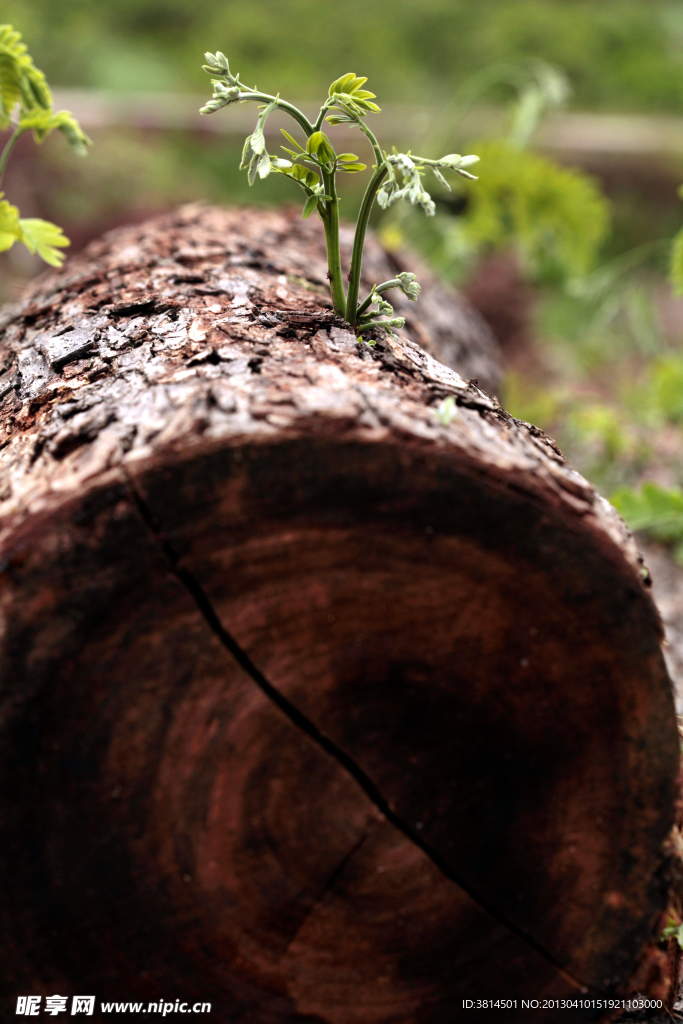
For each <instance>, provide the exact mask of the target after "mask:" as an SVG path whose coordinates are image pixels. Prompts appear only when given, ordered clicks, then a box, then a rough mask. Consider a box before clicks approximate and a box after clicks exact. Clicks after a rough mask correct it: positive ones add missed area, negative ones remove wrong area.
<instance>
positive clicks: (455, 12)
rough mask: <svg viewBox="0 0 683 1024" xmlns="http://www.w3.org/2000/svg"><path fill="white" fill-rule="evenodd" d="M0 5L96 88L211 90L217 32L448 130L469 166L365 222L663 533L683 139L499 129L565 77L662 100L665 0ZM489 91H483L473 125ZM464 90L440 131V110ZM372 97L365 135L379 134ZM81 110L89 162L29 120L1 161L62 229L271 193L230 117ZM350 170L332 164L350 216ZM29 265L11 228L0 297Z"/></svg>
mask: <svg viewBox="0 0 683 1024" xmlns="http://www.w3.org/2000/svg"><path fill="white" fill-rule="evenodd" d="M2 18H3V20H6V21H10V22H12V23H13V24H14V25H15V26H16V27H17V28H19V29H20V30H21V32H22V33H23V35H24V38H25V40H26V42H27V43H28V44H29V46H30V49H31V52H32V54H33V56H34V59H35V61H36V63H37V64H38V66H39V67H41V68H42V69H43V70H44V71H45V72H46V73H47V75H48V78H49V79H50V81H51V83H52V85H53V86H54V87H56V88H59V87H61V88H68V89H85V90H108V91H110V92H111V91H113V92H114V93H116V94H118V95H119V96H120V97H122V101H121V102H122V103H123V105H124V108H125V103H126V97H132V96H133V94H137V93H141V92H145V93H146V92H151V93H153V94H155V95H156V94H158V95H159V104H161V102H162V101H161V97H162V94H164V103H168V102H169V97H168V94H169V93H173V94H178V101H177V102H178V103H179V102H180V100H181V99H182V96H183V94H188V95H192V96H194V95H195V94H197V95H198V94H200V93H201V94H203V95H204V96H205V97H208V95H209V89H208V79H207V77H206V76H205V75H204V74H203V72H202V71H201V70H200V65H201V63H202V55H203V53H204V51H205V50H207V49H211V50H215V49H222V50H223V51H225V52H226V53H227V54H228V55H229V57H230V61H231V66H232V67H234V69H236V70H239V71H240V74H241V76H242V78H243V79H244V80H245V81H247V82H248V83H249V84H254V83H258V85H259V86H260V87H261V88H263V89H266V90H268V91H271V90H272V91H277V90H279V91H280V92H282V93H283V94H284V95H286V96H288V97H290V98H292V99H294V100H295V101H300V102H302V103H306V102H308V101H311V100H315V99H316V98H318V97H321V96H322V95H324V94H325V93H326V90H327V86H328V84H329V81H330V80H331V79H332V78H333V77H336V76H337V75H339V74H342V73H344V72H346V71H349V70H352V71H355V72H357V73H358V74H362V75H367V76H368V77H369V83H368V85H369V87H370V88H372V90H373V92H376V93H377V94H378V99H379V102H380V105H381V106H383V107H386V106H387V105H388V106H389V107H391V106H392V105H394V106H395V105H396V104H403V105H405V109H407V110H410V111H412V112H413V113H414V114H415V116H413V114H411V118H412V121H411V123H412V124H415V125H417V126H418V127H419V128H420V132H418V134H421V136H422V138H423V139H424V140H426V141H427V142H428V141H429V139H432V141H433V142H434V145H435V148H440V145H438V146H437V145H436V139H437V137H438V138H445V137H446V136H448V142H449V144H451V145H452V148H454V149H458V150H459V151H461V152H462V151H465V152H477V153H479V154H480V155H481V156H482V162H481V164H480V165H479V167H480V172H479V173H480V182H478V183H477V184H476V185H475V186H473V187H468V186H463V187H462V188H461V189H460V190H459V191H457V192H456V193H454V194H448V193H445V192H444V193H442V194H438V192H436V191H435V193H434V198H435V199H436V200H437V205H438V207H439V209H438V214H437V217H436V218H435V219H434V220H433V221H429V222H428V221H426V220H425V219H424V218H420V217H419V216H418V215H416V214H414V212H413V211H409V210H404V211H400V212H399V211H397V210H392V211H390V212H389V214H388V215H385V216H384V218H383V219H382V220H381V221H378V222H377V224H376V227H377V228H378V230H379V231H380V233H381V234H382V237H383V239H384V241H385V243H386V244H387V245H389V246H396V247H401V246H405V245H407V244H409V245H413V246H417V247H418V248H419V249H420V250H421V251H422V253H423V255H424V256H425V257H426V259H427V260H428V261H430V262H431V263H432V265H433V266H434V267H435V268H437V269H438V270H439V272H441V273H443V274H444V275H446V276H447V277H449V278H450V279H451V280H453V281H454V282H456V283H457V284H459V285H460V286H461V287H463V288H464V289H465V290H466V291H467V292H468V294H469V295H470V297H471V298H472V300H473V301H474V302H475V303H476V304H477V305H478V306H479V308H480V309H481V310H482V312H483V313H484V314H485V315H486V316H488V317H489V319H490V321H491V323H492V325H493V327H494V329H495V330H496V331H497V333H498V334H499V337H500V340H501V342H502V343H503V346H504V352H505V359H506V364H507V369H508V373H507V378H506V384H505V390H504V395H503V396H502V397H503V399H504V401H505V402H506V404H507V405H508V407H509V408H510V409H511V411H513V412H514V413H515V414H517V415H519V416H521V417H522V418H524V419H528V420H532V421H534V422H536V423H538V425H539V426H541V427H543V428H544V429H546V430H547V431H548V432H549V433H551V434H553V435H554V436H556V437H557V439H558V441H559V443H560V444H561V446H562V447H563V448H564V449H565V450H566V452H567V454H568V455H569V456H570V458H571V459H572V461H573V462H574V463H575V464H576V465H577V467H578V468H579V469H581V470H582V471H583V472H584V473H585V474H586V475H588V476H589V477H590V478H592V479H593V480H594V482H595V483H596V484H597V485H598V486H599V487H600V488H601V489H602V490H603V491H604V492H605V493H607V494H613V495H616V498H615V500H616V501H617V502H618V503H619V504H620V507H621V508H622V509H623V511H624V513H625V514H626V515H627V516H629V517H630V518H631V520H632V522H634V524H637V525H638V526H648V525H649V526H650V527H651V528H653V529H655V531H657V530H659V533H658V535H659V536H661V537H662V538H663V539H665V540H666V541H667V542H670V543H672V544H677V543H678V541H679V540H680V539H681V538H683V495H679V493H678V489H679V488H680V487H681V486H682V485H683V446H682V441H683V436H682V434H681V430H682V429H683V302H682V301H681V300H680V299H677V298H676V297H675V296H674V295H673V294H672V290H671V286H670V282H669V279H668V275H669V257H670V250H671V240H672V238H673V237H674V235H675V233H676V232H677V231H678V229H679V227H680V225H681V223H683V203H682V202H681V199H680V198H679V196H678V194H677V186H678V185H679V184H680V183H681V182H682V181H683V159H681V157H683V150H682V153H681V157H679V156H678V154H677V153H676V152H670V153H669V154H667V155H666V156H664V155H662V154H661V153H657V152H652V153H650V154H649V155H645V156H643V155H642V154H641V155H637V154H635V155H633V157H632V158H629V157H628V155H626V156H622V157H620V158H619V159H618V160H617V159H613V160H609V159H598V158H597V157H596V156H595V154H593V155H592V156H591V155H590V154H587V152H586V151H581V150H580V147H579V148H578V149H576V150H572V149H571V147H569V148H568V149H567V151H566V152H563V153H559V154H558V153H556V154H555V156H554V157H553V158H552V159H551V158H550V157H549V155H548V153H547V152H546V153H542V152H539V151H537V150H536V149H535V147H534V139H535V138H537V137H538V136H537V135H535V134H534V132H533V131H532V130H529V131H527V132H526V135H525V133H524V132H522V135H521V136H520V134H519V131H517V134H515V132H516V129H515V125H517V128H519V124H520V118H522V120H523V118H524V117H525V116H527V117H530V118H531V121H535V120H536V119H538V120H539V121H540V122H542V121H543V119H544V118H545V117H547V116H548V115H550V114H552V111H553V110H554V109H556V108H557V104H556V103H555V101H556V100H558V99H559V98H560V97H559V94H557V89H556V94H555V95H554V97H553V96H551V95H550V94H551V93H552V92H553V88H554V86H553V81H554V82H555V86H557V87H558V88H559V92H560V93H561V92H562V81H563V78H562V76H565V80H566V83H567V84H568V86H569V90H568V94H567V96H566V98H565V101H564V109H565V110H567V111H575V112H594V113H596V114H605V115H606V114H630V115H632V114H640V115H643V116H647V117H650V118H658V117H663V116H667V117H673V118H676V117H681V118H683V0H602V2H601V3H600V4H597V3H595V2H594V0H479V2H478V3H476V4H473V3H472V2H471V0H420V3H415V2H414V0H392V2H391V3H388V2H387V0H347V2H346V3H344V4H327V3H325V4H320V3H314V2H313V0H288V2H287V3H286V4H282V3H280V2H276V0H220V2H219V0H118V2H117V3H116V4H103V3H101V2H100V3H97V2H95V0H5V3H4V5H3V15H2ZM539 61H540V62H545V63H543V64H539ZM552 68H556V69H558V71H559V72H560V74H559V77H556V78H555V79H554V80H553V79H552V71H551V70H549V69H552ZM543 69H545V70H543ZM546 72H547V73H548V74H550V79H548V78H547V75H546ZM544 75H546V78H545V79H544V78H543V76H544ZM534 83H535V84H534ZM558 83H559V86H558ZM534 88H535V89H536V93H534ZM534 96H535V98H534ZM539 97H540V99H539ZM131 101H132V100H131ZM534 103H536V107H534ZM525 104H526V106H525ZM492 105H493V106H497V108H498V109H500V110H501V111H503V114H502V116H501V117H500V118H499V119H498V120H497V121H496V120H495V119H494V122H493V123H494V129H493V130H492V129H491V126H490V117H489V114H490V108H491V106H492ZM468 107H469V109H470V112H469V115H468V117H467V118H466V120H464V121H461V122H459V127H457V126H456V127H455V128H454V130H453V131H452V132H451V133H450V135H448V133H447V132H446V133H445V135H444V131H443V128H442V127H441V128H440V127H439V126H440V125H441V126H443V124H444V123H448V124H451V123H454V124H455V123H456V122H458V118H459V116H460V115H461V114H462V113H463V111H464V110H465V109H466V108H468ZM151 108H152V110H153V109H154V97H152V101H151ZM532 108H533V109H532ZM240 109H242V108H240ZM415 112H416V113H415ZM478 112H479V113H478ZM231 116H232V109H231V110H229V111H222V112H220V113H219V114H217V115H214V118H222V119H223V121H224V122H225V124H226V126H227V122H228V121H229V120H230V118H231ZM387 116H388V114H387ZM380 117H381V115H380ZM380 117H378V118H377V119H376V126H377V132H378V134H379V137H380V139H381V140H382V141H383V142H386V143H387V144H389V143H391V142H393V141H398V140H395V139H393V138H391V137H390V136H389V137H388V136H387V131H386V129H383V127H382V122H381V120H380ZM515 118H516V120H515ZM124 120H125V118H124ZM162 121H163V118H162ZM674 123H675V122H672V124H674ZM682 123H683V122H682ZM85 127H86V130H87V131H88V133H89V134H90V135H91V136H92V137H93V139H94V141H95V146H94V147H93V148H92V151H91V152H90V154H89V156H88V158H87V160H85V161H78V162H76V161H74V159H73V158H72V156H71V155H70V154H69V153H68V152H67V150H66V147H64V146H63V145H60V140H57V139H55V140H52V139H51V140H49V141H48V142H47V143H46V144H45V146H44V147H43V148H42V149H41V150H35V148H34V147H32V145H31V144H30V142H29V140H26V143H27V145H26V146H22V148H21V151H20V153H19V154H18V158H17V164H16V171H13V173H12V175H9V174H8V176H7V179H6V182H5V188H6V192H7V195H8V198H10V199H11V200H12V201H13V202H16V203H17V204H18V205H20V206H21V209H22V211H26V214H28V215H30V216H40V217H45V218H47V219H49V220H54V221H56V222H57V223H60V224H62V225H63V226H64V228H65V230H66V232H67V234H69V235H70V237H71V238H72V241H73V243H74V246H75V247H78V246H80V245H82V244H84V243H85V242H86V241H87V240H88V239H89V238H91V237H93V236H94V235H96V234H98V233H99V232H101V231H102V230H105V229H107V228H109V227H111V226H114V225H116V224H118V223H123V222H125V221H128V220H131V219H140V218H142V217H143V216H146V215H149V214H150V213H153V212H155V211H158V210H162V209H166V208H169V207H171V206H172V205H174V204H176V203H178V202H181V201H185V200H191V199H206V200H208V201H220V202H231V203H238V202H245V201H249V202H260V203H263V202H274V203H279V202H283V201H286V200H287V199H289V198H290V196H291V193H290V189H289V188H288V184H289V183H287V182H286V181H278V180H273V179H268V181H267V182H266V183H265V184H263V185H262V186H261V187H258V186H256V187H255V188H254V189H252V190H248V189H247V185H246V180H245V177H244V175H243V174H240V173H239V172H238V171H237V164H238V162H239V149H240V147H241V140H240V139H238V138H237V137H232V136H230V135H229V134H228V135H220V134H215V133H214V132H211V131H208V130H206V131H203V132H200V131H198V130H197V129H196V128H195V126H190V127H178V128H175V129H169V128H156V129H153V130H150V129H149V128H148V127H147V126H137V127H136V126H135V125H134V124H130V123H129V124H128V125H121V124H110V125H103V126H102V127H100V128H98V127H97V126H96V125H95V126H93V125H90V124H87V125H86V126H85ZM679 130H681V133H682V137H683V129H679ZM522 136H524V137H522ZM23 141H24V140H22V143H23ZM415 148H417V147H415ZM560 158H561V160H562V164H563V165H562V166H561V165H560V164H559V163H558V160H559V159H560ZM355 177H356V176H354V178H355ZM357 177H358V178H359V179H360V178H363V179H365V177H366V175H362V176H361V175H358V176H357ZM363 184H364V181H363V180H360V181H357V182H356V181H354V182H353V183H350V185H349V187H350V189H351V191H350V192H347V194H346V198H345V203H346V204H347V212H348V215H349V216H350V215H352V214H353V212H354V206H355V204H356V203H357V202H358V195H359V190H360V189H362V187H363ZM682 263H683V247H682ZM36 269H37V267H36V264H35V262H33V261H31V259H30V258H28V257H27V256H26V255H22V254H21V253H20V252H19V247H15V249H13V250H12V251H11V252H10V253H9V254H6V255H5V256H4V257H3V258H2V261H0V275H1V280H0V298H6V299H7V298H12V297H14V296H15V295H17V294H18V292H19V290H20V288H21V285H22V281H23V280H25V278H26V277H28V276H30V275H31V274H32V273H34V272H35V270H36ZM643 481H650V482H654V490H653V487H652V486H650V487H649V489H648V488H646V490H645V491H641V490H640V489H639V488H640V485H641V484H642V482H643ZM648 517H649V518H648ZM677 517H678V518H677ZM657 523H658V524H659V526H657ZM676 524H679V525H676ZM677 531H678V532H677ZM680 549H681V551H682V552H683V547H681V548H680Z"/></svg>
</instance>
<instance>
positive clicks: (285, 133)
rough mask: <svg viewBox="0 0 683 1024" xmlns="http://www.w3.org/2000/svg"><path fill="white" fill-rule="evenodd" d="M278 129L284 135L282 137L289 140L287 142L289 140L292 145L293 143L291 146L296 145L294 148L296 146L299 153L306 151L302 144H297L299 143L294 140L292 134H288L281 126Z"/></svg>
mask: <svg viewBox="0 0 683 1024" xmlns="http://www.w3.org/2000/svg"><path fill="white" fill-rule="evenodd" d="M280 131H281V132H282V134H283V135H284V137H285V138H286V139H288V140H289V142H291V143H292V145H293V146H296V148H297V150H298V151H299V153H305V152H306V150H305V149H304V148H303V146H300V145H299V143H298V142H297V141H296V139H295V138H294V136H293V135H290V134H289V132H286V131H285V130H284V128H281V129H280ZM282 148H283V149H284V148H285V147H284V146H283V147H282ZM287 152H288V153H289V150H287Z"/></svg>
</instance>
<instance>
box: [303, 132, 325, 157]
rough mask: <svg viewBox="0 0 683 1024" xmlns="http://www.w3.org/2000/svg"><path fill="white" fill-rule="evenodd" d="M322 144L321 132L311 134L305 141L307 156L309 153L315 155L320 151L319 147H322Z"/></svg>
mask: <svg viewBox="0 0 683 1024" xmlns="http://www.w3.org/2000/svg"><path fill="white" fill-rule="evenodd" d="M322 144H323V133H322V132H313V134H312V135H309V136H308V139H307V140H306V152H307V153H309V154H310V153H317V152H318V150H319V149H320V147H321V146H322Z"/></svg>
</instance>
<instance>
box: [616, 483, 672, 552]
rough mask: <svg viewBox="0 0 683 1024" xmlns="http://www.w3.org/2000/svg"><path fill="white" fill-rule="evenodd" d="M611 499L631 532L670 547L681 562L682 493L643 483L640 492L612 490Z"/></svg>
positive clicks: (627, 488) (626, 489) (629, 489)
mask: <svg viewBox="0 0 683 1024" xmlns="http://www.w3.org/2000/svg"><path fill="white" fill-rule="evenodd" d="M611 500H612V504H613V505H614V507H615V508H616V509H617V511H618V512H619V513H620V514H621V515H622V516H623V518H624V519H625V520H626V522H627V523H628V525H629V526H630V527H631V529H632V530H643V531H645V532H647V533H648V534H649V535H650V536H651V537H652V538H653V539H654V540H659V541H663V542H664V543H669V544H673V545H674V554H675V557H676V559H677V560H678V561H679V562H680V561H683V491H681V490H679V489H678V488H671V489H669V490H667V489H666V488H663V487H658V486H657V484H654V483H644V484H643V486H642V487H641V488H640V490H639V491H635V490H632V489H631V488H629V487H623V488H621V489H620V490H618V491H615V492H614V494H613V495H612V498H611Z"/></svg>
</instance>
